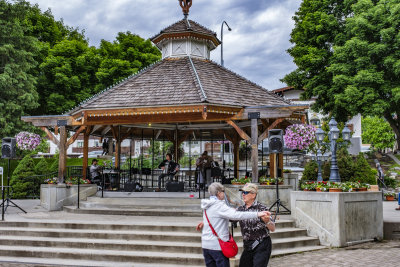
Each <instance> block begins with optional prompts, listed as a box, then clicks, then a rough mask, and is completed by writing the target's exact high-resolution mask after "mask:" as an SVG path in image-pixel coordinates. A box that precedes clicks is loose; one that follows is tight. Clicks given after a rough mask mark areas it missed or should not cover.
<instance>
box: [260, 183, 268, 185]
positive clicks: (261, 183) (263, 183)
mask: <svg viewBox="0 0 400 267" xmlns="http://www.w3.org/2000/svg"><path fill="white" fill-rule="evenodd" d="M260 185H269V183H261V184H260Z"/></svg>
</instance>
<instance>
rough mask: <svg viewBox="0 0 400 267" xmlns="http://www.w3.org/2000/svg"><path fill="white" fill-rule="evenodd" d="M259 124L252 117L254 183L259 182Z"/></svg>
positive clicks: (252, 179)
mask: <svg viewBox="0 0 400 267" xmlns="http://www.w3.org/2000/svg"><path fill="white" fill-rule="evenodd" d="M257 144H258V125H257V119H251V169H252V174H253V175H252V178H251V181H252V182H253V183H258V146H257Z"/></svg>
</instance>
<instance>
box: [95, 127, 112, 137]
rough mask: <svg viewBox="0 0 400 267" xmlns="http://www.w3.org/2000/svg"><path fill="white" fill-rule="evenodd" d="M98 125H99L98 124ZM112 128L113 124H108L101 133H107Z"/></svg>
mask: <svg viewBox="0 0 400 267" xmlns="http://www.w3.org/2000/svg"><path fill="white" fill-rule="evenodd" d="M96 126H97V125H96ZM110 130H111V126H106V127H105V128H104V130H103V131H101V135H106V134H107V133H108V132H109V131H110Z"/></svg>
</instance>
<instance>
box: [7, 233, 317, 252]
mask: <svg viewBox="0 0 400 267" xmlns="http://www.w3.org/2000/svg"><path fill="white" fill-rule="evenodd" d="M235 240H236V242H237V244H238V247H239V248H240V252H241V251H242V248H243V243H242V239H241V237H240V236H237V237H235ZM272 243H273V248H274V249H284V248H294V247H301V246H306V245H308V246H314V245H318V244H319V241H318V239H317V238H313V237H307V236H301V237H291V238H277V239H273V240H272ZM8 244H13V245H14V246H33V247H59V248H81V249H105V250H121V251H154V252H176V253H200V254H201V253H202V249H201V242H174V241H165V240H162V241H159V240H157V241H149V240H121V239H87V238H82V239H78V238H62V239H61V238H58V237H38V236H15V235H12V236H7V235H4V236H0V246H1V245H5V246H6V245H8Z"/></svg>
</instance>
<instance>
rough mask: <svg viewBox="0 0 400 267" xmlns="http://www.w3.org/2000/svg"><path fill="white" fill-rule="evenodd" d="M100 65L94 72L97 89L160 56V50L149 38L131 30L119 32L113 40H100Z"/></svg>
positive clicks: (108, 84)
mask: <svg viewBox="0 0 400 267" xmlns="http://www.w3.org/2000/svg"><path fill="white" fill-rule="evenodd" d="M99 54H100V55H101V58H102V60H101V63H100V67H99V69H98V71H97V73H96V77H97V78H98V80H99V84H97V86H96V88H97V91H100V90H102V89H104V88H105V87H108V86H111V85H113V84H114V83H117V82H118V81H120V80H121V79H122V78H125V77H127V76H129V75H131V74H133V73H135V72H137V71H138V70H140V69H142V68H145V67H147V66H149V65H150V64H152V63H153V62H155V61H157V60H159V59H160V57H161V53H160V51H159V50H158V49H157V47H155V46H154V45H152V43H151V42H150V40H144V39H143V38H141V37H140V36H138V35H135V34H132V33H131V32H129V31H128V32H126V33H123V32H120V33H118V36H117V37H116V40H115V41H114V42H112V43H111V42H108V41H105V40H102V41H101V44H100V48H99Z"/></svg>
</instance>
